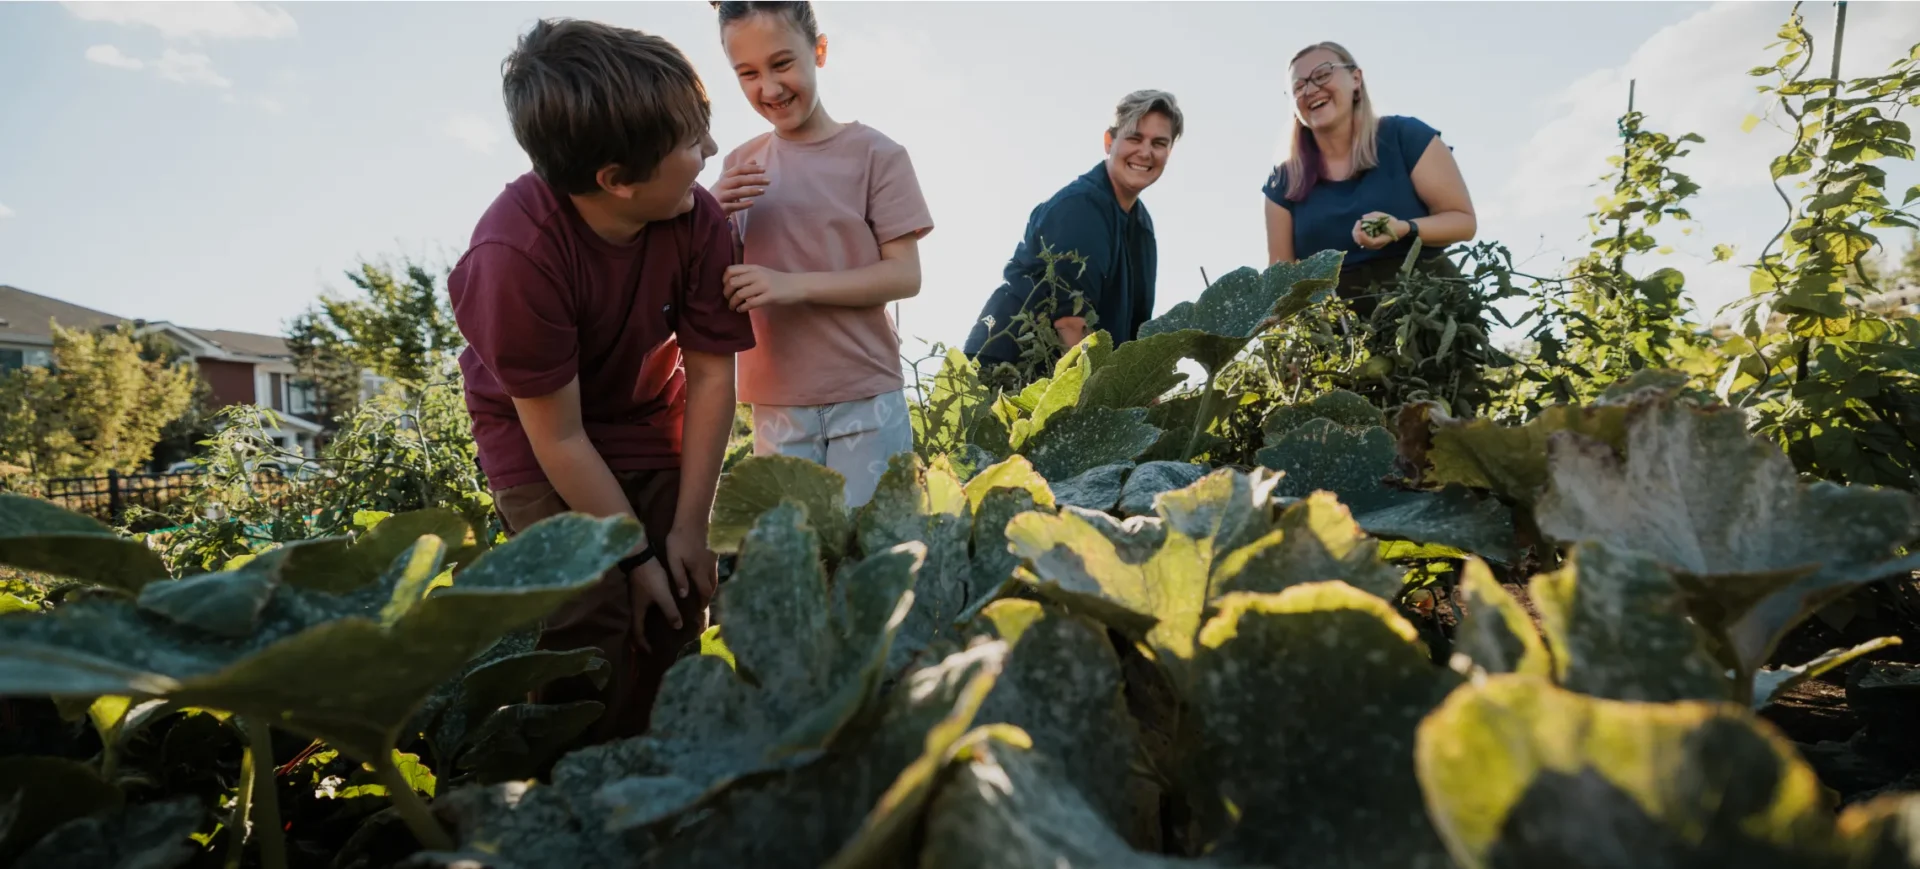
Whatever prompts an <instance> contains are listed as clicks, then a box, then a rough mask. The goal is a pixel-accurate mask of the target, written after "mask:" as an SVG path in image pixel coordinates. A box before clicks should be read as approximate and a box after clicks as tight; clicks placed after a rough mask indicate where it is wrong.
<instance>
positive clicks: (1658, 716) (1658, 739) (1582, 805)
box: [1416, 675, 1865, 869]
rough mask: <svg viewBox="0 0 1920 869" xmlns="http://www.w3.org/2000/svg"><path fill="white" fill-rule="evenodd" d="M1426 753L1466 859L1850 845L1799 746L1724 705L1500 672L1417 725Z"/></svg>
mask: <svg viewBox="0 0 1920 869" xmlns="http://www.w3.org/2000/svg"><path fill="white" fill-rule="evenodd" d="M1416 763H1417V766H1418V770H1419V777H1420V783H1421V787H1422V789H1423V790H1424V792H1425V794H1426V801H1427V805H1428V808H1429V810H1430V812H1431V815H1432V817H1433V819H1434V824H1435V826H1436V827H1438V828H1439V830H1440V831H1441V836H1442V837H1443V838H1444V839H1445V840H1446V842H1447V847H1448V849H1449V850H1450V851H1451V852H1452V854H1453V856H1454V859H1455V860H1456V861H1457V862H1458V863H1459V865H1460V866H1462V867H1467V869H1477V867H1498V866H1574V867H1588V866H1591V867H1600V866H1675V867H1679V866H1819V865H1848V864H1847V862H1846V861H1844V860H1843V859H1840V858H1841V857H1842V855H1843V853H1844V852H1845V851H1846V850H1850V849H1852V848H1853V847H1854V846H1852V845H1848V844H1846V843H1843V842H1841V841H1840V840H1839V837H1838V836H1836V834H1835V827H1834V822H1833V818H1832V815H1831V814H1830V812H1829V811H1828V810H1827V808H1826V807H1825V798H1824V797H1823V796H1822V794H1821V788H1820V783H1819V781H1818V780H1817V779H1816V778H1815V777H1814V774H1813V770H1812V769H1811V768H1810V767H1808V766H1807V765H1806V763H1805V762H1804V761H1802V760H1801V759H1800V758H1799V756H1798V755H1797V754H1796V753H1795V751H1794V750H1793V746H1792V744H1791V743H1789V742H1787V741H1786V740H1785V739H1784V738H1782V737H1781V736H1779V735H1778V734H1776V733H1775V732H1774V731H1773V729H1772V728H1771V727H1770V726H1768V725H1766V724H1764V723H1761V722H1759V721H1756V720H1754V719H1753V718H1751V717H1750V716H1749V715H1748V714H1747V713H1746V711H1745V710H1744V709H1742V708H1741V707H1739V706H1734V705H1731V704H1726V703H1705V702H1691V701H1689V702H1679V703H1665V704H1655V703H1630V702H1623V701H1616V700H1603V699H1597V698H1593V697H1587V696H1585V695H1582V694H1577V693H1574V692H1571V691H1566V690H1563V689H1560V688H1556V687H1554V686H1553V685H1552V684H1550V683H1548V682H1546V681H1545V680H1541V679H1536V678H1533V677H1528V676H1518V675H1507V676H1493V677H1491V678H1489V679H1488V680H1487V681H1486V682H1485V683H1483V684H1480V685H1473V686H1467V687H1463V688H1461V689H1460V690H1459V691H1457V692H1455V693H1454V694H1453V696H1451V697H1449V698H1447V701H1446V703H1444V704H1442V705H1441V707H1440V708H1439V709H1438V710H1436V711H1435V712H1434V713H1433V714H1432V715H1431V716H1429V717H1428V718H1427V720H1426V721H1425V722H1423V723H1422V724H1421V725H1420V733H1419V750H1418V753H1417V757H1416ZM1853 865H1865V864H1853Z"/></svg>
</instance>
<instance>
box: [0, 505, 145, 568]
mask: <svg viewBox="0 0 1920 869" xmlns="http://www.w3.org/2000/svg"><path fill="white" fill-rule="evenodd" d="M0 564H4V565H7V566H9V567H17V568H20V569H21V570H31V571H35V572H38V573H50V574H53V575H55V576H61V577H66V578H68V579H77V580H80V581H82V582H90V583H93V584H95V585H105V586H111V587H113V588H119V589H125V590H127V591H139V590H140V587H141V586H143V585H146V584H147V583H148V582H149V581H151V580H155V579H164V578H165V577H166V575H167V566H166V564H165V563H163V562H162V561H161V560H160V555H159V553H157V552H154V551H153V550H151V549H148V548H147V547H146V545H145V544H142V543H140V542H139V541H136V540H129V539H127V538H125V537H122V536H120V535H119V534H116V533H114V531H113V529H111V528H108V527H107V526H105V525H102V524H100V523H99V522H96V521H94V520H93V519H90V518H88V517H86V516H82V515H80V514H79V513H74V512H72V511H69V510H63V509H61V508H59V507H56V506H54V505H53V504H52V503H49V502H47V501H42V500H40V499H39V498H29V497H27V496H25V495H15V494H12V493H7V492H0Z"/></svg>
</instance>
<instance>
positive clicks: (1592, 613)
mask: <svg viewBox="0 0 1920 869" xmlns="http://www.w3.org/2000/svg"><path fill="white" fill-rule="evenodd" d="M1529 591H1530V592H1531V594H1532V597H1533V605H1534V607H1535V608H1536V609H1538V610H1539V611H1540V623H1541V627H1542V628H1543V629H1544V630H1545V632H1546V635H1547V644H1548V646H1549V647H1550V648H1552V650H1553V661H1554V671H1555V677H1556V680H1557V681H1558V682H1559V683H1560V684H1561V685H1563V686H1565V687H1566V688H1567V689H1569V690H1573V691H1578V692H1580V693H1582V694H1587V695H1590V696H1593V697H1603V698H1606V699H1609V700H1641V701H1648V702H1655V703H1663V702H1667V701H1672V700H1725V699H1727V698H1728V697H1729V696H1730V689H1731V688H1732V684H1731V683H1730V682H1728V681H1727V678H1726V675H1725V674H1726V668H1725V667H1723V666H1721V665H1720V664H1718V663H1717V662H1716V661H1714V659H1713V657H1712V655H1711V654H1709V652H1708V650H1707V645H1706V642H1705V638H1704V637H1702V636H1701V634H1700V629H1699V628H1697V627H1695V626H1694V624H1693V623H1692V622H1691V621H1689V620H1688V619H1687V617H1686V606H1685V600H1684V595H1682V594H1681V591H1680V587H1679V586H1678V585H1676V584H1674V581H1673V578H1672V577H1671V576H1669V575H1668V574H1667V572H1666V571H1665V570H1663V569H1661V567H1660V565H1659V564H1657V563H1655V562H1654V561H1653V560H1652V559H1650V558H1647V557H1646V556H1644V555H1640V554H1638V553H1633V552H1619V551H1616V550H1614V549H1613V548H1612V547H1609V546H1605V545H1600V544H1587V545H1583V546H1581V547H1579V548H1577V549H1575V550H1574V552H1573V553H1572V554H1571V555H1570V556H1568V558H1567V561H1566V564H1565V565H1564V566H1562V567H1561V568H1560V569H1559V570H1557V571H1554V572H1553V573H1549V574H1543V575H1540V576H1536V577H1534V578H1533V582H1532V584H1531V585H1530V587H1529Z"/></svg>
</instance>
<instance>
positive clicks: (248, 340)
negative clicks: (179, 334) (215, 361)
mask: <svg viewBox="0 0 1920 869" xmlns="http://www.w3.org/2000/svg"><path fill="white" fill-rule="evenodd" d="M186 331H188V332H192V333H193V334H194V335H195V336H197V337H199V338H200V339H201V340H203V341H206V342H207V343H209V344H212V345H214V346H216V347H219V348H220V349H222V350H225V351H227V352H228V353H234V354H237V355H241V356H277V357H285V358H290V357H292V356H293V352H292V351H290V350H288V349H287V339H285V338H282V337H280V336H279V335H259V334H255V333H253V332H230V331H228V330H226V329H191V328H189V329H187V330H186Z"/></svg>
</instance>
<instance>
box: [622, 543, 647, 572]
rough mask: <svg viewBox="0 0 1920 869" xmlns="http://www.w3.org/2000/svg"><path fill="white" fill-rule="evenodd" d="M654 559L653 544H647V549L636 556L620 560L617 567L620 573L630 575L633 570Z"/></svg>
mask: <svg viewBox="0 0 1920 869" xmlns="http://www.w3.org/2000/svg"><path fill="white" fill-rule="evenodd" d="M654 557H655V556H654V554H653V544H652V543H648V544H647V548H645V549H642V550H640V551H639V552H638V553H636V554H633V555H629V556H627V557H625V558H622V559H620V564H619V565H618V566H619V568H620V572H621V573H632V572H633V569H634V568H636V567H639V566H640V565H642V564H646V563H647V562H649V561H652V560H653V559H654Z"/></svg>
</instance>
